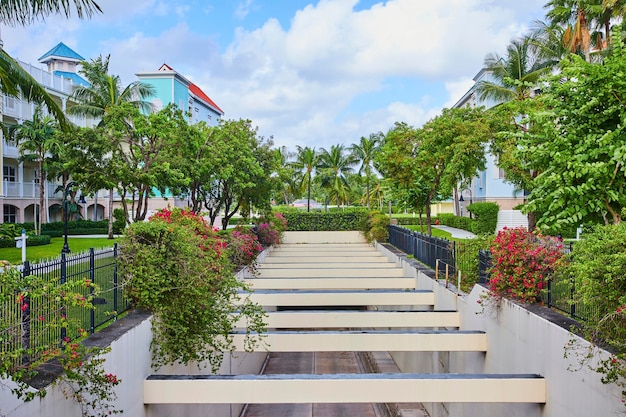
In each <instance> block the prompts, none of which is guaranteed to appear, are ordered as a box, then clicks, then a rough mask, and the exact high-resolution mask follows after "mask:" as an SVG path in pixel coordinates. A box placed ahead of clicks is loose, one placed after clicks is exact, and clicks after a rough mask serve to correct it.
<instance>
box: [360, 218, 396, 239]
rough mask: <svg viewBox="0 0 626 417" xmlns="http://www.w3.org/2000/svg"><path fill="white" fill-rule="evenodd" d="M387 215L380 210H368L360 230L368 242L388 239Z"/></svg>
mask: <svg viewBox="0 0 626 417" xmlns="http://www.w3.org/2000/svg"><path fill="white" fill-rule="evenodd" d="M388 226H389V216H388V215H386V214H385V213H382V212H380V211H370V212H369V214H368V216H367V218H365V219H364V222H363V227H362V229H361V232H362V233H363V236H365V239H367V241H368V242H372V241H374V240H376V241H378V242H386V241H387V240H388V239H389V230H388Z"/></svg>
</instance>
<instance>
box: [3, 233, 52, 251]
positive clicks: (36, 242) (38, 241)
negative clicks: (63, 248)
mask: <svg viewBox="0 0 626 417" xmlns="http://www.w3.org/2000/svg"><path fill="white" fill-rule="evenodd" d="M50 239H51V236H50V235H28V239H26V246H27V247H28V246H44V245H47V244H49V243H50ZM14 247H15V239H14V238H5V237H0V248H14Z"/></svg>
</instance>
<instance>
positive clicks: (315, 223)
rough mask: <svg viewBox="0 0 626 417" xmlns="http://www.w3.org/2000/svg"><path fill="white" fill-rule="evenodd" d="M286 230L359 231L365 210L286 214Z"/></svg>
mask: <svg viewBox="0 0 626 417" xmlns="http://www.w3.org/2000/svg"><path fill="white" fill-rule="evenodd" d="M284 215H285V218H286V219H287V221H288V230H293V231H303V230H306V231H327V230H361V229H362V228H363V221H365V220H366V219H367V216H368V211H367V209H351V210H345V211H337V212H310V213H308V212H300V211H299V212H292V211H289V212H286V213H285V214H284Z"/></svg>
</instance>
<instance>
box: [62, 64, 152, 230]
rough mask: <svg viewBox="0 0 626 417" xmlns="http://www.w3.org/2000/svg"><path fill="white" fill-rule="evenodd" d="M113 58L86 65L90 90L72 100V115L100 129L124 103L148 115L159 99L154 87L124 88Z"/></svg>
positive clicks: (134, 84)
mask: <svg viewBox="0 0 626 417" xmlns="http://www.w3.org/2000/svg"><path fill="white" fill-rule="evenodd" d="M109 58H110V55H107V56H106V57H105V58H103V57H102V55H100V56H99V57H98V58H96V59H92V60H91V62H82V63H81V65H82V68H81V70H80V73H81V74H82V75H83V76H84V77H85V79H86V80H87V81H88V82H89V84H90V85H89V86H82V85H78V86H76V87H74V92H73V93H72V96H71V98H72V99H73V100H75V101H76V103H77V104H76V105H74V106H71V107H69V108H68V109H67V112H68V113H69V114H74V115H79V116H91V117H94V118H100V126H101V127H104V126H102V125H103V123H104V121H103V120H104V119H103V118H104V116H105V115H106V114H108V113H109V111H110V110H111V109H113V108H114V107H117V106H119V105H121V104H124V103H131V104H133V105H134V106H136V107H137V108H140V109H142V110H144V111H149V110H151V109H152V105H151V103H150V102H148V101H147V100H146V99H147V98H149V97H151V96H154V95H155V89H154V87H153V86H152V85H150V84H147V83H144V82H141V81H135V82H132V83H130V84H129V85H127V86H126V87H125V88H122V81H121V79H120V77H119V76H117V75H110V74H109ZM112 213H113V189H112V188H111V189H109V238H111V239H112V238H113V216H112Z"/></svg>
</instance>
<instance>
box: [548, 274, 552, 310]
mask: <svg viewBox="0 0 626 417" xmlns="http://www.w3.org/2000/svg"><path fill="white" fill-rule="evenodd" d="M548 308H552V278H548Z"/></svg>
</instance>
